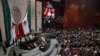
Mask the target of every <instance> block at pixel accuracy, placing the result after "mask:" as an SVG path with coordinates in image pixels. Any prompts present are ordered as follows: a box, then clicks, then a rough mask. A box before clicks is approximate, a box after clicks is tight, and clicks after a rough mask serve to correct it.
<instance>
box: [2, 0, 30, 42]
mask: <svg viewBox="0 0 100 56" xmlns="http://www.w3.org/2000/svg"><path fill="white" fill-rule="evenodd" d="M21 4H22V5H21ZM2 5H3V12H4V21H5V22H4V23H5V31H6V39H7V41H8V42H9V43H10V44H12V43H13V40H18V39H20V38H21V37H23V36H25V35H27V34H28V33H30V27H31V10H30V1H29V0H2ZM19 5H20V6H19ZM14 6H17V7H18V8H19V10H20V12H21V17H22V18H23V19H21V20H20V21H19V22H18V24H16V23H15V20H14V19H15V18H14V17H13V13H12V8H13V7H14Z"/></svg>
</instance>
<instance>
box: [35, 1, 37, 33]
mask: <svg viewBox="0 0 100 56" xmlns="http://www.w3.org/2000/svg"><path fill="white" fill-rule="evenodd" d="M35 32H37V0H35Z"/></svg>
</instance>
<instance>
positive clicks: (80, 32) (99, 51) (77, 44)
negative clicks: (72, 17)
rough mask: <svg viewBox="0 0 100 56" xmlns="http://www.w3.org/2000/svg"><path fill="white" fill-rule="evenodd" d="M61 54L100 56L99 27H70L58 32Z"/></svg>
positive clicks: (64, 55)
mask: <svg viewBox="0 0 100 56" xmlns="http://www.w3.org/2000/svg"><path fill="white" fill-rule="evenodd" d="M57 40H58V41H59V45H60V46H61V50H60V52H59V55H61V56H99V55H100V30H99V29H80V28H79V29H68V30H61V31H60V33H57Z"/></svg>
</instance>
